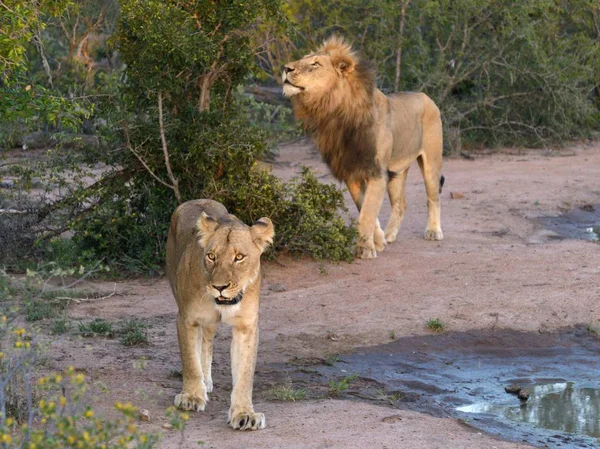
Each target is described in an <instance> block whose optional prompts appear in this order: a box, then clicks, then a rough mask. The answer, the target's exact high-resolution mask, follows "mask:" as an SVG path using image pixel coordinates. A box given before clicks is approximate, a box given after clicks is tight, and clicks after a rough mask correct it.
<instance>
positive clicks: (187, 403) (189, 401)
mask: <svg viewBox="0 0 600 449" xmlns="http://www.w3.org/2000/svg"><path fill="white" fill-rule="evenodd" d="M207 402H208V395H207V394H206V393H204V395H202V397H201V396H200V395H197V394H188V393H179V394H178V395H176V396H175V400H174V401H173V403H174V404H175V407H177V408H180V409H182V410H192V411H196V412H202V411H204V407H206V403H207Z"/></svg>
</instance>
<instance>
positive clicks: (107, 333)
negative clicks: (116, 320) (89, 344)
mask: <svg viewBox="0 0 600 449" xmlns="http://www.w3.org/2000/svg"><path fill="white" fill-rule="evenodd" d="M79 332H80V333H81V336H82V337H96V336H104V337H109V338H110V337H114V335H115V331H114V329H113V325H112V323H110V322H108V321H106V320H105V319H103V318H95V319H94V320H93V321H90V322H89V323H87V324H85V323H80V324H79Z"/></svg>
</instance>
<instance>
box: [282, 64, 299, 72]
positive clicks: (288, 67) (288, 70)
mask: <svg viewBox="0 0 600 449" xmlns="http://www.w3.org/2000/svg"><path fill="white" fill-rule="evenodd" d="M294 70H296V69H295V68H294V67H292V66H291V65H284V66H283V71H284V72H285V73H290V72H293V71H294Z"/></svg>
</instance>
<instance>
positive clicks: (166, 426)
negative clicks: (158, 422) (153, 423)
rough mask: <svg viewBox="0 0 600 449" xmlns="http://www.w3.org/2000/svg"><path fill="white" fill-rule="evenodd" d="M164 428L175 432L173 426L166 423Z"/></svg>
mask: <svg viewBox="0 0 600 449" xmlns="http://www.w3.org/2000/svg"><path fill="white" fill-rule="evenodd" d="M162 428H163V429H165V430H173V424H171V423H168V422H166V423H164V424H163V425H162Z"/></svg>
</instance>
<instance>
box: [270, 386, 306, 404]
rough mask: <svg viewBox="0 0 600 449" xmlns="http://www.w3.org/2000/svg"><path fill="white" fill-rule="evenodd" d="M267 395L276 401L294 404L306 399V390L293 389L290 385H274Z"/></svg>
mask: <svg viewBox="0 0 600 449" xmlns="http://www.w3.org/2000/svg"><path fill="white" fill-rule="evenodd" d="M269 395H270V396H271V397H273V398H275V399H276V400H278V401H286V402H296V401H301V400H302V399H306V390H304V389H295V388H294V387H293V386H292V383H291V382H289V383H287V384H285V385H276V386H274V387H273V388H271V389H270V390H269Z"/></svg>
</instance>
